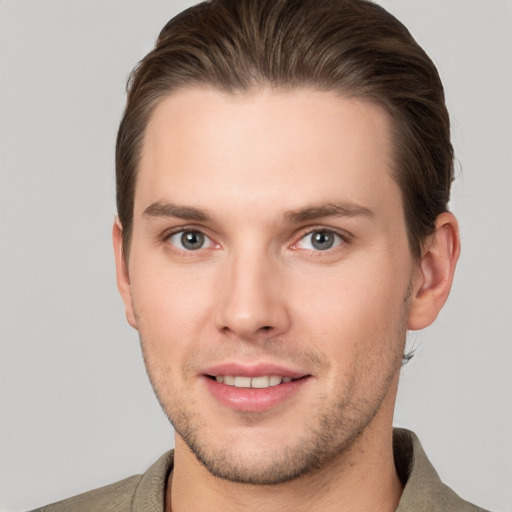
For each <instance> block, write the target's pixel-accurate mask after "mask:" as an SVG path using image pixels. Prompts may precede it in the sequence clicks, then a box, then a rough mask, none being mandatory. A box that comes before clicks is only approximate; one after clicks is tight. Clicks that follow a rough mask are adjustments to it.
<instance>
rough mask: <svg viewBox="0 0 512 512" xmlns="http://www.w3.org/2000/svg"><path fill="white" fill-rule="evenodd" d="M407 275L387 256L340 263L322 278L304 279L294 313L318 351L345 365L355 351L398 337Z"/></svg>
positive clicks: (383, 344)
mask: <svg viewBox="0 0 512 512" xmlns="http://www.w3.org/2000/svg"><path fill="white" fill-rule="evenodd" d="M408 279H409V278H408V273H407V272H405V271H404V269H403V268H402V269H399V268H397V266H396V265H394V264H393V262H388V261H380V262H379V264H375V262H374V263H373V264H372V262H371V261H367V262H366V264H360V265H359V264H358V265H355V264H354V265H346V266H340V267H339V268H337V269H333V270H332V272H330V273H329V274H328V275H324V276H323V278H322V279H312V280H310V279H307V280H303V282H302V287H301V295H300V296H301V301H300V305H299V306H298V307H299V308H300V313H299V312H297V314H296V315H295V316H296V318H297V319H298V321H299V322H300V323H301V325H302V326H303V329H306V330H310V331H312V332H310V333H309V334H310V336H311V338H312V339H313V341H314V342H315V343H316V344H317V345H318V349H319V350H324V351H326V350H328V351H329V352H330V353H331V354H332V355H333V356H334V357H336V359H337V360H341V361H347V365H349V363H348V360H349V359H351V358H352V359H353V358H354V357H356V355H355V354H356V353H363V354H364V353H368V351H369V350H374V349H377V350H379V349H382V348H383V347H384V346H388V345H389V343H390V342H392V341H393V340H394V341H398V340H397V338H398V336H399V335H398V333H399V331H401V326H402V325H403V322H404V318H403V316H404V307H405V306H404V297H405V293H406V290H407V286H408ZM292 295H293V294H292ZM390 340H391V341H390ZM400 341H401V340H400ZM379 351H380V350H379Z"/></svg>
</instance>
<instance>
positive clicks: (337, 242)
mask: <svg viewBox="0 0 512 512" xmlns="http://www.w3.org/2000/svg"><path fill="white" fill-rule="evenodd" d="M186 233H191V234H192V233H197V234H199V235H201V236H203V237H204V239H205V241H208V242H209V243H208V245H207V246H206V247H205V246H201V247H198V248H197V249H186V248H184V247H183V248H182V247H177V244H176V243H172V242H171V239H172V238H173V237H176V236H177V235H181V237H183V235H184V234H186ZM315 233H317V234H322V235H333V236H334V237H335V239H334V242H333V244H334V245H333V246H332V247H327V248H325V249H318V248H301V247H298V246H299V244H301V243H303V241H304V240H305V239H306V238H307V237H308V236H311V235H313V234H315ZM162 240H163V241H164V242H166V243H168V244H169V245H171V246H173V247H174V249H176V250H178V251H180V252H181V253H188V254H190V255H192V254H194V253H197V252H199V251H201V250H202V249H209V248H212V247H213V248H215V247H219V245H218V244H216V243H215V242H214V241H213V240H212V239H211V238H210V237H209V236H208V235H207V234H206V233H205V232H204V230H203V229H201V228H196V227H192V226H190V227H181V228H180V229H174V230H172V231H168V232H165V233H164V234H163V235H162ZM347 243H350V235H348V234H347V233H340V232H339V231H336V230H334V229H328V228H325V227H313V228H309V229H308V230H307V231H305V232H302V233H301V234H300V236H299V237H297V238H296V241H295V242H294V243H292V244H291V245H290V246H289V247H290V248H291V249H292V250H301V249H302V250H305V251H308V252H309V253H310V254H314V255H315V256H320V255H321V254H323V253H326V254H329V253H331V252H332V251H335V250H336V249H337V248H339V246H343V245H345V244H347ZM312 244H313V242H310V245H312Z"/></svg>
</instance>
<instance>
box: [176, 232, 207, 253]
mask: <svg viewBox="0 0 512 512" xmlns="http://www.w3.org/2000/svg"><path fill="white" fill-rule="evenodd" d="M167 240H168V241H169V243H170V244H172V245H174V247H176V248H178V249H181V250H182V251H197V250H199V249H204V248H206V247H211V246H212V245H213V242H212V241H211V240H210V239H209V238H208V237H207V236H206V235H205V234H204V233H201V231H193V230H188V231H178V232H177V233H174V234H172V235H171V236H169V238H168V239H167Z"/></svg>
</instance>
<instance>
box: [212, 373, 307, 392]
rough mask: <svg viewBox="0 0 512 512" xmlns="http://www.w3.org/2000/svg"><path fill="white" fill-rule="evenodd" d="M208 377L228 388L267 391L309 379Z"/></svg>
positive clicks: (243, 376)
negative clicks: (267, 389) (281, 385)
mask: <svg viewBox="0 0 512 512" xmlns="http://www.w3.org/2000/svg"><path fill="white" fill-rule="evenodd" d="M207 377H209V378H210V379H212V380H215V381H216V382H218V383H219V384H225V385H226V386H233V387H235V388H255V389H266V388H270V387H274V386H279V385H280V384H287V383H289V382H293V381H295V380H299V379H303V378H305V377H307V375H305V376H304V377H299V378H296V379H293V378H292V377H286V376H280V375H260V376H257V377H248V376H245V375H208V376H207Z"/></svg>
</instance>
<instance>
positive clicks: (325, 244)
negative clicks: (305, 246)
mask: <svg viewBox="0 0 512 512" xmlns="http://www.w3.org/2000/svg"><path fill="white" fill-rule="evenodd" d="M312 243H313V247H314V248H315V249H319V250H323V251H325V250H326V249H330V248H331V247H332V245H333V243H334V235H333V234H332V233H326V232H325V231H317V232H316V233H314V234H313V237H312Z"/></svg>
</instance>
